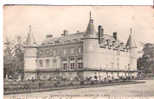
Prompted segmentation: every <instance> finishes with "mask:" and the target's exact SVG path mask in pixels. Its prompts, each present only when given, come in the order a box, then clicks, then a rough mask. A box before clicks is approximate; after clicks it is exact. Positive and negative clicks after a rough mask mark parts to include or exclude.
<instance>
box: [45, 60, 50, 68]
mask: <svg viewBox="0 0 154 99" xmlns="http://www.w3.org/2000/svg"><path fill="white" fill-rule="evenodd" d="M49 65H50V60H49V59H46V67H48V66H49Z"/></svg>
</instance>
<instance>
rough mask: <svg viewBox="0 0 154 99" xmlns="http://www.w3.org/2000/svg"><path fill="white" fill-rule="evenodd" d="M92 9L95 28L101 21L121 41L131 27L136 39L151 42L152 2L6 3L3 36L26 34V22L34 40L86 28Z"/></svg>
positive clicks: (153, 36) (153, 38)
mask: <svg viewBox="0 0 154 99" xmlns="http://www.w3.org/2000/svg"><path fill="white" fill-rule="evenodd" d="M90 11H91V12H92V17H93V19H94V24H95V28H96V29H97V26H98V25H99V24H101V25H102V26H103V28H104V30H105V33H106V34H110V35H112V33H113V32H114V31H116V32H118V38H119V39H120V40H122V41H126V40H127V39H128V35H129V34H130V33H129V30H130V28H131V27H132V28H133V31H135V33H133V35H134V38H135V40H136V42H138V41H141V42H151V43H154V9H153V8H152V7H151V6H5V7H4V39H5V37H6V35H7V36H8V38H9V39H13V38H15V37H16V35H21V36H22V37H26V35H27V32H28V26H29V25H32V32H33V35H34V36H35V39H36V40H37V41H41V40H43V39H44V38H45V36H46V34H53V35H54V36H55V37H56V36H60V34H62V33H63V30H64V29H66V30H68V31H69V33H75V32H76V31H77V30H78V31H81V32H83V31H85V30H86V27H87V24H88V21H89V12H90Z"/></svg>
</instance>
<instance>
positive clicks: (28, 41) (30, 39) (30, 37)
mask: <svg viewBox="0 0 154 99" xmlns="http://www.w3.org/2000/svg"><path fill="white" fill-rule="evenodd" d="M34 44H36V42H35V38H34V36H33V34H32V31H31V25H29V32H28V35H27V38H26V45H28V46H32V45H34Z"/></svg>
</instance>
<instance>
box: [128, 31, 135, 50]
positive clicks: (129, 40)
mask: <svg viewBox="0 0 154 99" xmlns="http://www.w3.org/2000/svg"><path fill="white" fill-rule="evenodd" d="M126 46H127V48H136V43H135V41H134V40H133V39H132V33H130V35H129V38H128V40H127V43H126Z"/></svg>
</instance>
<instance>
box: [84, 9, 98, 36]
mask: <svg viewBox="0 0 154 99" xmlns="http://www.w3.org/2000/svg"><path fill="white" fill-rule="evenodd" d="M86 36H90V37H96V31H95V26H94V20H93V19H92V17H91V12H90V19H89V23H88V26H87V29H86Z"/></svg>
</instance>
